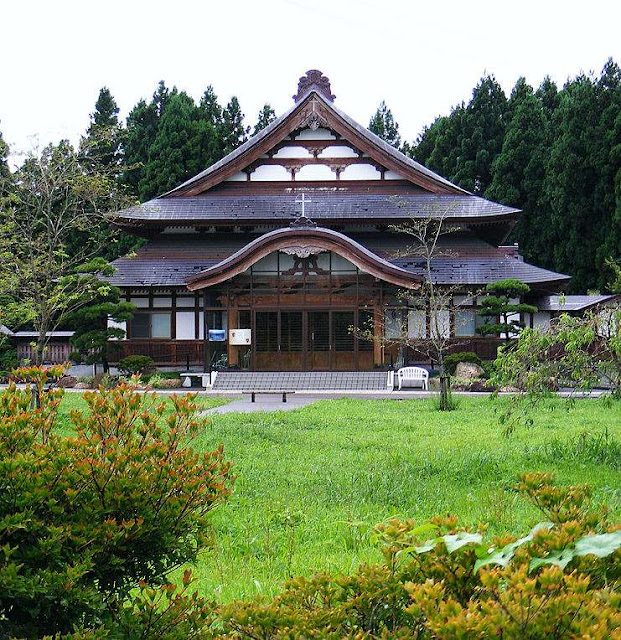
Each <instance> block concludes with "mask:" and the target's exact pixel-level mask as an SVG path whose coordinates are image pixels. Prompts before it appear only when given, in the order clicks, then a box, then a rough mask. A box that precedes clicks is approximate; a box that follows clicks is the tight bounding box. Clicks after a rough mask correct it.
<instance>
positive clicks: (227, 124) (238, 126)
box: [221, 96, 250, 155]
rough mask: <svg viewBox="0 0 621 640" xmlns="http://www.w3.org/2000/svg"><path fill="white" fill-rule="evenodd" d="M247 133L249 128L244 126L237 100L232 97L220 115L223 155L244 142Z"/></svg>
mask: <svg viewBox="0 0 621 640" xmlns="http://www.w3.org/2000/svg"><path fill="white" fill-rule="evenodd" d="M249 131H250V128H246V127H245V126H244V114H243V113H242V110H241V107H240V106H239V100H238V99H237V97H236V96H233V97H232V98H231V100H230V101H229V103H228V104H227V105H226V108H225V109H224V112H223V114H222V128H221V138H222V143H223V153H224V155H226V154H227V153H230V152H231V151H233V150H234V149H237V147H239V145H240V144H243V143H244V142H246V140H247V139H248V133H249Z"/></svg>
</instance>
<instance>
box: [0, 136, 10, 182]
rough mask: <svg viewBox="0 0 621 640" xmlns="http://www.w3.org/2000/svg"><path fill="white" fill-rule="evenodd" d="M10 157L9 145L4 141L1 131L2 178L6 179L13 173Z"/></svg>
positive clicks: (0, 177) (0, 173)
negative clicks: (10, 167) (10, 166)
mask: <svg viewBox="0 0 621 640" xmlns="http://www.w3.org/2000/svg"><path fill="white" fill-rule="evenodd" d="M8 158H9V145H8V144H7V143H6V142H5V141H4V138H3V137H2V132H1V131H0V180H6V179H7V178H8V177H9V176H10V175H11V171H10V170H9V162H8Z"/></svg>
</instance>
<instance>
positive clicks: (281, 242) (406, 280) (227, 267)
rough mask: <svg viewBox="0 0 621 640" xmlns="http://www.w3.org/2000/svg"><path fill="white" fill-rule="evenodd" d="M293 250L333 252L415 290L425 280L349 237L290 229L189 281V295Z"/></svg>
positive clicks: (307, 228)
mask: <svg viewBox="0 0 621 640" xmlns="http://www.w3.org/2000/svg"><path fill="white" fill-rule="evenodd" d="M286 249H291V250H292V251H293V252H294V253H295V255H304V256H308V255H313V254H315V253H320V252H323V251H334V252H335V253H337V254H339V255H341V256H342V257H344V258H345V259H347V260H349V261H350V262H351V263H352V264H353V265H355V266H356V267H358V268H359V269H360V270H361V271H364V272H365V273H368V274H370V275H372V276H374V277H376V278H378V279H380V280H384V281H386V282H389V283H391V284H395V285H397V286H401V287H405V288H408V289H415V288H418V287H419V286H420V283H421V281H422V278H421V277H420V276H418V275H414V274H412V273H411V272H410V271H408V270H407V269H404V268H403V267H399V266H397V265H394V264H392V263H391V262H388V261H387V260H385V259H384V258H381V257H380V256H378V255H376V254H375V253H373V252H372V251H369V250H368V249H367V248H366V247H363V246H362V245H361V244H359V243H358V242H356V241H355V240H352V239H351V238H348V237H347V236H346V235H344V234H342V233H339V232H338V231H332V230H331V229H325V228H323V227H310V226H305V227H289V228H282V229H276V230H275V231H270V232H269V233H266V234H264V235H262V236H260V237H259V238H256V239H255V240H253V241H252V242H250V243H248V244H247V245H246V246H244V247H242V248H241V249H240V250H239V251H236V252H235V253H234V254H233V255H231V256H229V257H228V258H225V259H224V260H222V261H221V262H219V263H217V264H215V265H213V266H212V267H209V268H208V269H205V270H204V271H202V272H200V273H198V274H196V275H195V276H192V277H191V278H188V279H187V280H186V282H187V287H188V289H189V290H190V291H195V290H197V289H204V288H206V287H210V286H213V285H216V284H219V283H221V282H224V281H226V280H230V279H231V278H233V277H235V276H236V275H239V274H240V273H243V272H244V271H246V269H248V268H249V267H251V266H252V265H253V264H255V263H256V262H258V261H259V260H260V259H261V258H263V257H265V256H266V255H268V254H270V253H273V252H274V251H280V250H286Z"/></svg>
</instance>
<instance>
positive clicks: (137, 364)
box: [119, 356, 154, 376]
mask: <svg viewBox="0 0 621 640" xmlns="http://www.w3.org/2000/svg"><path fill="white" fill-rule="evenodd" d="M153 365H154V362H153V358H150V357H149V356H127V357H126V358H122V359H121V361H120V362H119V371H121V372H122V373H126V374H129V375H132V376H133V375H141V374H143V373H144V372H145V371H146V370H147V369H151V368H152V367H153Z"/></svg>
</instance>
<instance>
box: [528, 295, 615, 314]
mask: <svg viewBox="0 0 621 640" xmlns="http://www.w3.org/2000/svg"><path fill="white" fill-rule="evenodd" d="M616 298H618V296H614V295H610V296H544V297H543V298H539V299H538V300H537V308H538V309H539V311H582V310H584V309H588V308H589V307H594V306H596V305H598V304H603V303H606V302H610V301H612V300H615V299H616Z"/></svg>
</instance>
